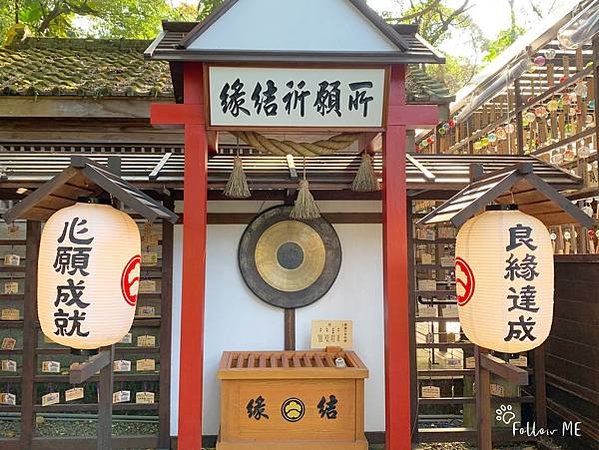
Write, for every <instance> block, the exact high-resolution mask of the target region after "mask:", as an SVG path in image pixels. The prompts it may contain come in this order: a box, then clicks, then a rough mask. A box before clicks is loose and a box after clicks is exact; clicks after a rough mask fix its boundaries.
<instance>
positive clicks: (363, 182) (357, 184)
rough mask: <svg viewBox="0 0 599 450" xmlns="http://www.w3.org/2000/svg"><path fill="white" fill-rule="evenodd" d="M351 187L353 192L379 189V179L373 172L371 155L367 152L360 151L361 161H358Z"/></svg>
mask: <svg viewBox="0 0 599 450" xmlns="http://www.w3.org/2000/svg"><path fill="white" fill-rule="evenodd" d="M351 189H352V191H355V192H375V191H380V190H381V185H380V183H379V179H378V177H377V176H376V174H375V173H374V167H373V165H372V156H370V155H369V154H368V153H367V152H363V153H362V162H361V163H360V168H359V169H358V173H357V174H356V178H354V182H353V183H352V186H351Z"/></svg>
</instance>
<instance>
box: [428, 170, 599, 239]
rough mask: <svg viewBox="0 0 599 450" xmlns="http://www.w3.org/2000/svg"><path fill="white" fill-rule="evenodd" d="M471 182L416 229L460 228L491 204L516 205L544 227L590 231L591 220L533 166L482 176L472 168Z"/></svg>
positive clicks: (592, 221) (592, 223) (480, 171)
mask: <svg viewBox="0 0 599 450" xmlns="http://www.w3.org/2000/svg"><path fill="white" fill-rule="evenodd" d="M471 174H472V178H473V179H474V181H473V182H472V183H470V184H469V185H468V186H466V187H465V188H464V189H462V190H461V191H460V192H458V193H457V194H456V195H454V196H453V197H452V198H450V199H449V200H447V201H446V202H445V203H443V204H442V205H441V206H439V207H438V208H436V209H435V210H434V211H432V212H431V213H429V214H427V215H426V216H425V217H423V218H422V219H421V220H420V221H419V222H418V225H419V226H425V225H432V224H437V223H443V222H450V223H451V224H453V225H454V226H455V227H457V228H460V227H461V226H462V225H463V224H464V223H466V222H467V221H468V220H469V219H470V218H471V217H473V216H474V215H476V214H478V213H479V212H482V211H484V210H485V207H486V206H487V205H488V204H490V203H498V204H517V205H518V208H519V210H520V211H522V212H523V213H525V214H528V215H531V216H534V217H536V218H537V219H539V220H540V221H541V222H543V223H544V224H545V225H547V226H556V225H565V224H572V223H580V224H581V225H582V226H584V227H587V228H590V227H592V226H593V225H594V220H593V219H592V218H591V217H589V216H588V215H587V214H585V213H584V212H583V211H582V210H581V209H580V208H578V207H577V206H576V205H574V204H573V203H572V202H571V201H570V200H568V199H567V198H566V197H564V196H563V195H562V194H560V193H559V192H558V191H556V190H555V189H554V188H553V187H551V186H550V185H549V184H547V183H546V182H545V181H543V179H542V178H541V177H539V176H538V175H536V174H535V173H534V172H533V165H532V164H530V163H520V164H516V165H514V166H512V167H509V168H506V169H504V170H500V171H496V172H492V173H490V174H488V175H483V172H482V168H481V166H478V165H472V166H471Z"/></svg>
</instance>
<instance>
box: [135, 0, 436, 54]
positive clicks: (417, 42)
mask: <svg viewBox="0 0 599 450" xmlns="http://www.w3.org/2000/svg"><path fill="white" fill-rule="evenodd" d="M351 1H352V3H356V4H361V7H363V8H367V9H370V8H368V7H367V6H366V4H365V2H363V1H362V0H351ZM362 4H363V5H362ZM374 14H375V15H376V13H374ZM377 17H378V16H377ZM379 21H380V22H382V23H383V24H384V25H385V33H387V34H388V35H390V36H393V40H395V41H397V42H400V43H401V46H402V50H401V51H397V52H379V53H375V52H365V53H359V54H358V53H334V52H318V53H314V52H278V53H273V52H268V51H254V52H248V51H243V52H241V51H236V52H225V51H219V50H214V51H206V50H204V51H200V50H190V49H188V48H186V44H187V41H188V40H189V38H190V37H193V34H194V33H196V32H198V30H199V29H200V27H202V26H203V25H204V23H201V22H164V23H163V25H162V26H163V31H162V33H160V35H159V36H158V37H157V38H156V40H155V41H154V42H153V43H152V44H151V45H150V46H149V47H148V49H147V50H146V56H147V57H148V58H151V59H161V60H167V61H191V60H195V61H208V62H210V61H219V62H224V61H245V62H264V61H269V62H319V63H323V62H324V63H334V62H341V63H352V64H374V63H378V64H391V63H400V64H402V63H403V64H410V63H412V64H421V63H423V64H425V63H428V64H440V63H443V62H445V58H444V57H443V56H442V55H441V54H440V53H438V52H437V51H436V50H435V49H433V48H432V47H431V46H430V44H428V43H427V42H426V41H425V40H424V39H423V38H422V37H421V36H420V35H418V33H417V27H416V26H413V25H397V26H394V27H392V26H390V25H387V24H386V23H384V21H383V19H381V18H380V17H379Z"/></svg>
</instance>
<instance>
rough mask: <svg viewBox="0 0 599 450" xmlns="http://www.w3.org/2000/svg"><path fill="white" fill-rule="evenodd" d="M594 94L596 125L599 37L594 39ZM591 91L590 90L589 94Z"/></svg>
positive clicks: (597, 133)
mask: <svg viewBox="0 0 599 450" xmlns="http://www.w3.org/2000/svg"><path fill="white" fill-rule="evenodd" d="M593 62H594V64H593V91H594V92H593V93H594V97H593V98H594V100H595V111H594V112H593V114H594V116H595V123H597V120H599V112H598V111H597V99H598V98H599V36H596V37H595V38H594V39H593ZM590 91H591V89H589V92H590ZM595 142H599V127H595Z"/></svg>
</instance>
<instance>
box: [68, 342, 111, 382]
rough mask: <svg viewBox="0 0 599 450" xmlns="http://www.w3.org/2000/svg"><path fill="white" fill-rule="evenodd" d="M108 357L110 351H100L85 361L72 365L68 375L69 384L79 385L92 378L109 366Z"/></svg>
mask: <svg viewBox="0 0 599 450" xmlns="http://www.w3.org/2000/svg"><path fill="white" fill-rule="evenodd" d="M110 357H111V352H110V350H101V351H100V352H98V354H97V355H94V356H92V357H90V358H89V359H88V360H87V361H84V362H82V363H78V364H74V365H73V367H71V371H70V373H69V381H70V383H71V384H81V383H83V382H84V381H86V380H87V379H89V378H91V377H93V376H94V375H95V374H96V373H97V372H99V371H100V370H102V369H103V368H104V367H106V366H107V365H109V364H110ZM111 369H112V368H111Z"/></svg>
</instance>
